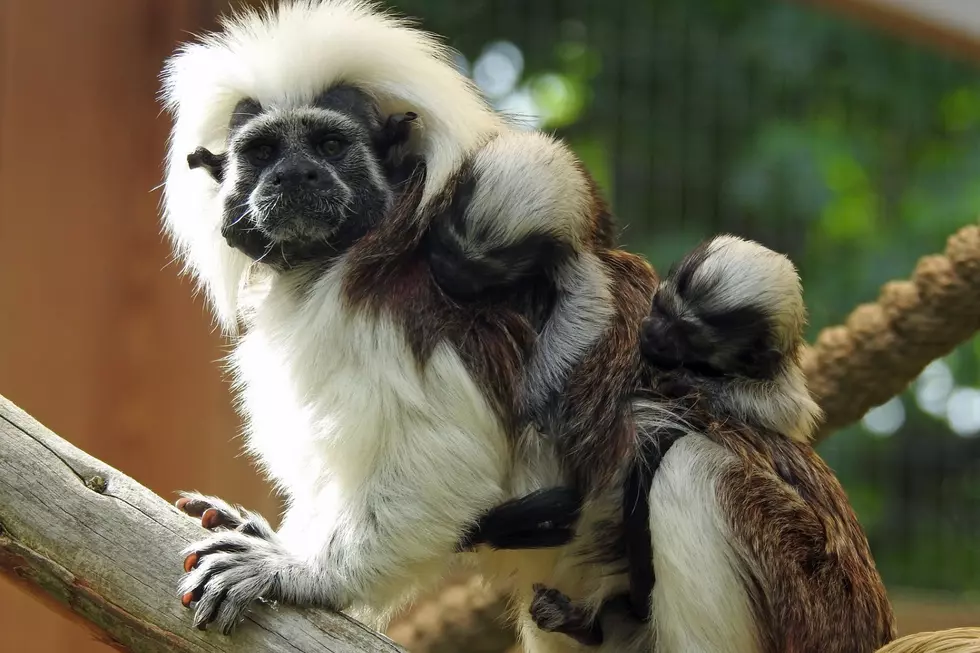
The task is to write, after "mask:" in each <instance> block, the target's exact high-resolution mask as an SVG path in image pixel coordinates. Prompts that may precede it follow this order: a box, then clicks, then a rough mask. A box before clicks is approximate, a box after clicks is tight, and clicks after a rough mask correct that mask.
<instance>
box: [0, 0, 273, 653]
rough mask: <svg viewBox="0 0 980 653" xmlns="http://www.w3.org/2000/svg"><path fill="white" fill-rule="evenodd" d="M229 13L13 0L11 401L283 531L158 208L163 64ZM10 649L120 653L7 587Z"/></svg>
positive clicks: (3, 218)
mask: <svg viewBox="0 0 980 653" xmlns="http://www.w3.org/2000/svg"><path fill="white" fill-rule="evenodd" d="M217 5H218V3H217V2H208V1H207V0H84V2H82V1H76V0H0V394H3V395H5V396H7V397H9V398H10V399H11V400H13V401H14V402H15V403H17V404H19V405H20V406H21V407H23V408H24V409H26V410H27V411H29V412H31V413H33V414H34V415H35V416H36V417H38V418H39V419H40V420H41V421H42V422H43V423H45V424H46V425H47V426H49V427H51V428H53V429H54V430H55V431H56V432H58V433H59V434H61V435H62V436H63V437H65V438H67V439H68V440H70V441H71V442H73V443H75V444H77V445H78V446H80V447H82V448H83V449H85V450H87V451H89V452H91V453H92V454H93V455H95V456H97V457H99V458H102V459H103V460H105V461H107V462H109V463H110V464H112V465H114V466H116V467H118V468H120V469H122V470H123V471H125V472H126V473H128V474H129V475H131V476H133V477H134V478H136V479H137V480H139V481H140V482H142V483H144V484H145V485H147V486H149V487H151V488H153V489H154V490H155V491H157V492H158V493H160V494H161V495H163V496H165V497H173V496H174V495H173V493H174V492H175V491H177V490H180V489H198V490H201V491H209V492H215V493H219V494H221V495H224V496H227V497H229V498H234V499H235V500H238V501H241V502H243V503H247V504H251V505H253V506H255V507H256V508H258V509H260V510H264V511H267V512H268V513H269V514H270V516H273V517H274V516H275V504H274V502H272V501H271V500H270V498H269V494H268V490H267V488H266V486H265V485H264V484H263V483H262V482H261V481H260V480H259V479H258V478H257V477H256V475H255V474H254V473H253V471H252V468H251V467H250V465H249V464H248V463H247V462H246V460H245V459H244V458H242V457H240V456H236V454H238V453H239V451H240V450H239V447H238V442H237V441H236V440H235V436H236V435H237V433H238V422H237V419H236V418H235V416H234V414H233V412H232V410H231V408H230V397H229V394H228V390H227V387H226V385H225V383H224V381H223V379H222V376H221V371H220V368H219V365H218V364H217V363H216V361H217V359H218V358H219V357H220V356H221V355H222V353H223V352H222V349H221V342H220V340H219V338H218V337H217V336H216V335H215V334H214V333H213V329H212V325H211V322H210V318H209V317H208V316H207V314H206V313H205V310H204V307H203V304H202V302H201V301H200V300H194V299H192V287H191V284H190V282H189V281H188V280H186V279H181V278H179V276H178V272H179V268H178V266H177V265H175V264H172V263H169V260H170V252H169V249H168V245H167V244H166V243H165V241H164V240H163V238H162V236H161V233H160V226H159V225H160V223H159V219H158V205H159V201H160V194H159V191H154V190H153V189H154V187H155V186H157V185H158V184H159V182H160V180H161V176H162V156H163V147H164V140H165V137H166V134H167V130H168V129H169V121H168V119H167V117H166V116H165V115H161V114H160V106H159V105H158V103H157V101H156V93H157V91H158V81H157V80H158V74H159V72H160V68H161V65H162V62H163V60H164V58H165V57H166V56H167V55H168V54H169V53H170V52H171V51H172V50H173V48H174V46H175V44H176V43H177V41H178V40H182V39H186V38H187V36H188V35H187V31H198V30H200V29H201V28H202V27H205V26H210V20H211V17H212V16H213V15H214V13H215V10H216V9H217ZM0 633H2V635H0V649H2V650H4V651H31V652H32V653H33V652H37V653H49V652H55V651H57V652H61V651H72V652H73V653H89V652H92V653H94V652H96V651H103V652H104V651H108V650H109V649H108V648H107V647H106V646H104V645H102V644H97V643H95V642H91V640H90V637H89V635H88V634H87V632H86V631H83V630H81V629H80V628H79V627H78V626H76V625H74V624H71V623H67V622H65V621H63V620H62V619H61V618H60V617H57V616H55V615H53V614H52V613H50V612H48V611H47V610H46V609H45V608H43V607H41V606H40V605H39V604H37V603H36V602H35V601H34V600H33V599H31V598H29V597H27V596H26V595H24V594H21V593H20V592H19V591H18V590H15V589H13V588H12V587H10V586H8V585H6V584H4V583H3V581H2V580H0Z"/></svg>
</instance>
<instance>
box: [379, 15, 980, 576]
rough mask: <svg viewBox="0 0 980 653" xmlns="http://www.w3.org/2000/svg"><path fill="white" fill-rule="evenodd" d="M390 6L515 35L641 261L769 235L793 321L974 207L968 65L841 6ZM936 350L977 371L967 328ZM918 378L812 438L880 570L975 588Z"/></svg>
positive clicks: (977, 553)
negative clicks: (894, 399) (894, 406)
mask: <svg viewBox="0 0 980 653" xmlns="http://www.w3.org/2000/svg"><path fill="white" fill-rule="evenodd" d="M398 6H399V8H400V9H402V10H404V11H406V12H408V13H411V14H415V15H419V16H421V17H422V18H423V19H424V24H425V26H426V27H428V28H431V29H435V30H437V31H439V32H441V33H443V34H447V35H448V36H449V37H450V43H451V44H452V45H453V46H454V47H457V48H459V49H460V51H462V52H463V54H464V55H466V56H467V57H468V58H469V60H470V61H471V62H472V61H473V60H474V59H475V58H476V57H478V56H479V55H480V52H481V51H482V48H483V47H484V45H485V44H487V43H490V42H493V41H497V40H499V39H506V40H508V41H510V42H512V43H514V44H516V45H517V46H518V47H519V48H520V50H521V53H522V55H523V72H522V80H521V81H520V82H519V84H518V87H517V89H516V90H523V91H526V92H527V94H528V95H529V96H530V98H531V99H532V100H533V102H534V103H535V104H536V105H537V107H538V109H539V112H540V115H541V119H542V123H541V126H542V127H544V128H545V129H549V130H557V131H558V133H559V134H560V135H562V136H565V137H566V138H567V139H568V141H569V142H570V144H571V145H572V147H573V148H575V150H576V151H577V152H578V153H579V154H580V156H581V157H582V159H583V161H584V162H585V163H586V165H587V166H588V167H589V169H590V170H591V171H592V172H593V174H594V175H595V176H596V178H597V180H598V183H599V185H600V187H601V188H602V189H603V191H604V192H605V193H606V194H607V196H608V197H609V198H610V199H611V201H612V202H613V205H614V207H615V209H616V212H617V214H618V216H619V220H620V223H621V224H622V226H623V239H624V243H625V244H626V245H627V246H628V247H629V248H631V249H634V250H636V251H639V252H641V253H643V254H644V255H646V256H648V257H649V259H650V260H651V261H652V262H653V263H654V264H655V265H656V266H657V267H658V268H661V269H665V268H666V267H668V266H669V265H670V263H671V262H672V261H674V260H676V259H677V258H679V257H680V256H681V255H682V254H683V253H684V252H685V251H686V250H688V249H689V248H690V247H692V246H693V245H694V244H696V243H697V242H698V241H699V240H701V239H702V238H704V237H706V236H708V235H710V234H713V233H717V232H719V231H731V232H734V233H738V234H741V235H744V236H747V237H750V238H755V239H757V240H759V241H761V242H763V243H765V244H767V245H769V246H770V247H773V248H774V249H777V250H779V251H783V252H786V253H787V254H789V255H790V256H791V257H792V258H793V259H794V261H796V262H797V264H798V266H799V268H800V272H801V276H802V277H803V281H804V287H805V289H806V296H807V302H808V305H809V306H810V312H811V325H810V335H811V336H813V335H815V334H816V332H817V331H818V330H819V329H820V328H822V327H824V326H827V325H831V324H834V323H838V322H840V321H841V320H843V319H844V318H845V317H846V316H847V314H848V313H849V312H850V311H851V310H852V309H853V308H854V307H855V306H856V305H858V304H859V303H862V302H866V301H871V300H873V299H875V297H876V296H877V294H878V290H879V288H880V286H881V285H882V284H883V283H884V282H886V281H888V280H890V279H893V278H904V277H907V276H908V275H909V274H910V273H911V271H912V269H913V268H914V266H915V263H916V260H917V259H918V258H919V257H920V256H923V255H925V254H930V253H933V252H938V251H941V250H942V249H943V247H944V244H945V240H946V238H947V236H948V235H949V234H951V233H952V232H953V231H954V230H955V229H957V228H958V227H960V226H962V225H964V224H967V223H970V222H972V221H975V220H976V219H977V216H978V214H980V210H978V209H980V70H978V69H977V68H975V67H973V66H970V65H968V64H967V63H964V62H957V61H952V60H949V59H947V58H945V57H943V56H941V55H939V54H938V53H935V52H931V51H928V50H926V49H924V48H922V47H918V46H915V45H912V44H910V43H905V42H902V41H901V40H899V39H897V38H895V37H891V36H888V35H885V34H882V33H879V32H877V31H875V30H874V29H872V28H870V27H867V26H865V25H862V24H857V23H853V22H851V21H849V20H847V19H844V18H842V17H840V16H837V15H830V14H825V13H823V12H821V11H819V10H818V9H816V8H814V7H812V6H807V5H805V4H803V3H791V2H783V1H780V0H704V1H699V2H690V0H658V1H657V2H652V1H651V0H574V1H573V2H563V3H555V2H552V1H550V0H541V1H540V2H539V1H538V0H535V2H527V0H495V1H494V2H493V3H490V2H488V1H486V0H479V1H475V2H466V3H453V2H450V1H449V0H404V1H403V2H400V3H398ZM950 310H955V307H950ZM945 363H946V365H947V367H946V368H943V369H945V370H948V373H949V374H951V375H952V376H951V378H952V381H950V382H949V383H947V385H949V386H950V387H949V388H946V390H947V391H948V392H947V394H949V392H953V391H955V390H956V388H961V389H962V388H969V387H976V386H977V385H978V384H980V339H977V340H974V341H973V342H970V343H966V344H964V345H963V346H962V347H960V348H958V349H957V350H956V351H955V352H954V353H953V354H952V355H951V356H949V357H948V358H947V359H946V361H945ZM940 371H942V370H940ZM942 373H943V374H946V373H947V372H942ZM920 385H921V384H920ZM936 387H938V386H936ZM950 388H951V389H950ZM940 389H941V390H942V388H940ZM919 390H921V388H919V389H918V390H917V389H916V387H913V388H911V389H910V390H909V391H907V392H906V393H904V394H903V395H902V398H901V400H902V406H903V407H904V411H905V412H904V414H905V418H904V423H903V425H902V426H901V427H900V428H899V429H898V430H897V431H896V432H894V433H892V434H890V435H888V436H881V435H874V434H873V433H872V431H871V430H869V429H868V428H865V427H864V426H862V425H855V426H853V427H850V428H848V429H845V430H844V431H843V432H841V433H840V434H838V435H837V436H835V437H834V438H832V439H831V440H830V441H829V442H827V443H826V444H825V445H823V447H822V448H821V453H822V454H823V455H824V456H825V457H826V458H827V460H828V462H830V463H831V465H832V466H833V467H834V468H835V470H836V471H837V473H838V474H839V476H840V478H841V480H842V482H843V483H844V485H845V487H846V489H847V490H848V492H849V495H850V497H851V499H852V501H853V504H854V506H855V509H856V510H857V512H858V514H859V516H860V518H861V519H862V522H863V524H864V526H865V528H866V529H867V531H868V535H869V539H870V541H871V543H872V546H873V547H874V550H875V554H876V558H877V560H878V564H879V568H880V569H881V570H882V572H883V574H884V575H885V577H886V580H887V581H888V582H889V583H891V584H895V585H907V586H914V587H922V588H942V589H949V590H957V591H964V592H965V591H967V590H969V589H970V588H973V589H974V590H976V589H977V588H980V546H977V542H978V541H980V525H978V521H980V519H978V516H980V438H977V437H963V436H960V435H956V434H954V433H953V432H952V431H951V430H950V426H949V424H950V423H952V422H951V421H950V420H951V419H952V416H950V419H949V420H948V419H947V417H946V416H945V415H944V409H943V408H942V406H941V404H942V402H941V401H940V408H939V409H938V411H937V410H932V409H931V413H927V412H924V411H923V409H922V407H921V406H920V404H921V401H920V397H919V396H918V394H917V393H918V392H919ZM933 390H935V388H933ZM931 391H932V390H931ZM950 396H952V395H950ZM922 405H925V404H922ZM961 408H962V406H961ZM976 410H977V411H980V406H977V407H976ZM961 412H962V411H961ZM933 413H934V414H933ZM978 429H980V426H978ZM972 435H973V434H972V433H967V436H972Z"/></svg>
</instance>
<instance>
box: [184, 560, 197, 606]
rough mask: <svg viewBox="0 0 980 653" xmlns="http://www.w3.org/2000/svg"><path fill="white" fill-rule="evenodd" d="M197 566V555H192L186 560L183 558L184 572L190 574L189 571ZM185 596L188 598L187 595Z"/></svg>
mask: <svg viewBox="0 0 980 653" xmlns="http://www.w3.org/2000/svg"><path fill="white" fill-rule="evenodd" d="M196 566H197V554H196V553H192V554H190V555H189V556H187V557H186V558H184V571H185V572H188V573H189V572H190V570H191V569H193V568H194V567H196ZM187 596H190V595H189V594H188V595H187Z"/></svg>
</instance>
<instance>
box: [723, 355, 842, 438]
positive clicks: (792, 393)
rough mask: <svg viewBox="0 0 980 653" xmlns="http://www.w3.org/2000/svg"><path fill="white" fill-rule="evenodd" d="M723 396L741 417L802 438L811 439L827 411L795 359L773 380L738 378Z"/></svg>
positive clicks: (792, 436)
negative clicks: (822, 406)
mask: <svg viewBox="0 0 980 653" xmlns="http://www.w3.org/2000/svg"><path fill="white" fill-rule="evenodd" d="M721 398H723V399H724V401H725V403H726V405H727V406H729V409H730V410H732V411H734V413H735V414H736V415H737V416H738V417H739V418H741V419H743V420H746V421H748V422H749V423H753V422H754V423H757V424H759V425H760V426H762V427H765V428H769V429H772V430H773V431H775V432H777V433H781V434H782V435H785V436H786V437H788V438H791V439H793V440H797V441H799V442H809V441H810V438H811V437H813V431H814V429H815V428H816V426H817V423H818V422H819V420H820V417H821V415H822V414H823V411H822V410H821V409H820V406H819V405H818V404H817V402H816V401H814V400H813V397H812V395H810V391H809V389H808V388H807V385H806V377H805V376H804V375H803V370H802V369H800V366H799V365H798V364H796V363H795V362H793V363H790V364H788V365H786V366H785V367H784V368H783V369H782V370H781V371H780V372H779V375H778V376H777V377H776V378H775V379H773V380H772V381H764V382H757V381H752V380H741V379H739V380H735V381H733V382H732V383H731V386H730V388H726V389H725V391H724V392H723V393H720V394H719V397H718V398H716V399H721Z"/></svg>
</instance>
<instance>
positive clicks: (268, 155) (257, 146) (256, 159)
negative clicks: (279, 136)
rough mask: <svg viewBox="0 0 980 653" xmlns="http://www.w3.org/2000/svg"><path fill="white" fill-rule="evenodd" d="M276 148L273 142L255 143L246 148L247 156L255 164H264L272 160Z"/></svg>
mask: <svg viewBox="0 0 980 653" xmlns="http://www.w3.org/2000/svg"><path fill="white" fill-rule="evenodd" d="M275 153H276V148H275V146H274V145H272V144H271V143H253V144H251V145H249V146H248V147H247V148H246V149H245V156H246V157H247V158H248V160H249V162H250V163H251V164H252V165H254V166H260V167H261V166H263V165H265V164H266V163H268V162H269V161H271V160H272V157H273V155H274V154H275Z"/></svg>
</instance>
